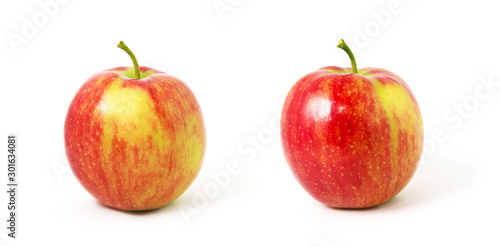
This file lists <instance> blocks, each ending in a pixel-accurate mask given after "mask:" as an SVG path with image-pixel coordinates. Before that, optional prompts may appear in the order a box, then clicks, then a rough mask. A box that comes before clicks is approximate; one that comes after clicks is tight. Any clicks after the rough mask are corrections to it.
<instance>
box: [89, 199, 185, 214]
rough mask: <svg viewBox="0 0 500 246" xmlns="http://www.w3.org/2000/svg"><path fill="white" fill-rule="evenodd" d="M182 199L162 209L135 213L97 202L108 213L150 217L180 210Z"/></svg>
mask: <svg viewBox="0 0 500 246" xmlns="http://www.w3.org/2000/svg"><path fill="white" fill-rule="evenodd" d="M180 200H181V198H177V199H176V200H174V201H172V202H171V203H169V204H167V205H165V206H163V207H160V208H155V209H150V210H143V211H133V210H121V209H117V208H114V207H110V206H108V205H106V204H104V203H102V202H100V201H98V200H95V202H96V203H97V205H98V206H99V207H101V208H103V209H107V210H108V211H113V212H117V213H123V214H128V215H132V216H148V215H155V214H159V213H168V212H171V211H175V210H179V209H180V206H181V205H182V201H180Z"/></svg>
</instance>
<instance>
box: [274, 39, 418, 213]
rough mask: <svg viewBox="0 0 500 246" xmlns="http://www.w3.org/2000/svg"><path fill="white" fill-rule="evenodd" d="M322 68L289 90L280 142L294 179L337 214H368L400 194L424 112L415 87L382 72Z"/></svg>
mask: <svg viewBox="0 0 500 246" xmlns="http://www.w3.org/2000/svg"><path fill="white" fill-rule="evenodd" d="M338 47H339V48H342V49H343V50H345V51H346V52H347V54H348V55H349V57H350V59H351V66H352V68H342V67H333V66H330V67H324V68H321V69H319V70H317V71H315V72H312V73H310V74H308V75H306V76H304V77H302V78H301V79H300V80H299V81H298V82H297V83H295V85H294V86H293V87H292V89H291V90H290V91H289V93H288V95H287V97H286V100H285V103H284V106H283V111H282V117H281V140H282V146H283V151H284V154H285V157H286V160H287V162H288V164H289V166H290V168H291V170H292V173H293V174H294V176H295V178H296V179H297V180H298V181H299V183H300V184H301V185H302V186H303V187H304V189H305V190H306V191H307V192H308V193H309V194H310V195H311V196H312V197H314V198H315V199H316V200H318V201H320V202H321V203H323V204H325V205H327V206H330V207H335V208H367V207H373V206H377V205H380V204H382V203H384V202H386V201H388V200H389V199H391V198H392V197H394V196H395V195H396V194H398V193H399V192H400V191H401V190H402V189H403V188H404V187H405V186H406V185H407V184H408V182H409V181H410V179H411V178H412V176H413V174H414V173H415V170H416V168H417V165H418V162H419V160H420V157H421V154H422V147H423V127H422V117H421V114H420V109H419V107H418V104H417V100H416V99H415V96H414V95H413V93H412V91H411V90H410V87H409V86H408V85H407V84H406V83H405V81H403V79H402V78H401V77H399V76H397V75H396V74H394V73H392V72H389V71H387V70H384V69H380V68H363V69H359V70H357V67H356V61H355V59H354V56H353V54H352V52H351V50H350V49H349V47H348V46H347V45H346V44H345V43H344V41H343V40H340V43H339V45H338Z"/></svg>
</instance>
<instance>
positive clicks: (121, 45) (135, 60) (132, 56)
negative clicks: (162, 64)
mask: <svg viewBox="0 0 500 246" xmlns="http://www.w3.org/2000/svg"><path fill="white" fill-rule="evenodd" d="M117 47H118V48H120V49H122V50H124V51H125V52H127V54H128V55H129V56H130V58H132V62H133V63H134V72H135V79H141V73H140V71H139V64H138V63H137V58H135V55H134V53H132V51H131V50H130V49H129V48H128V47H127V45H125V43H124V42H123V41H120V43H118V45H117Z"/></svg>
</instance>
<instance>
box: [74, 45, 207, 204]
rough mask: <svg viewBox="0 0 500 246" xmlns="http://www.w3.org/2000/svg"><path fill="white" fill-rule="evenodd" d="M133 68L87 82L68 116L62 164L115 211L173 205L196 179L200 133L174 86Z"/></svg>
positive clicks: (171, 80)
mask: <svg viewBox="0 0 500 246" xmlns="http://www.w3.org/2000/svg"><path fill="white" fill-rule="evenodd" d="M118 47H119V48H121V49H123V50H125V51H126V52H127V53H128V54H129V55H130V57H131V58H132V61H133V63H134V66H133V67H117V68H113V69H109V70H105V71H102V72H100V73H97V74H95V75H93V76H92V77H90V78H89V79H88V80H87V81H86V82H85V83H84V84H83V86H82V87H81V88H80V89H79V90H78V92H77V93H76V95H75V97H74V98H73V101H72V102H71V105H70V106H69V110H68V113H67V116H66V121H65V125H64V140H65V148H66V156H67V158H68V162H69V165H70V167H71V170H72V171H73V173H74V175H75V176H76V178H77V179H78V181H79V182H80V183H81V185H82V186H83V187H84V188H85V189H86V190H87V191H88V192H89V193H90V194H91V195H92V196H93V197H95V198H96V199H97V200H99V201H100V202H102V203H103V204H106V205H108V206H110V207H113V208H117V209H120V210H134V211H140V210H150V209H155V208H159V207H162V206H164V205H166V204H168V203H170V202H172V201H173V200H175V199H177V198H178V197H179V196H180V195H182V193H184V191H185V190H186V189H187V188H188V187H189V186H190V185H191V183H192V182H193V181H194V179H195V178H196V176H197V174H198V172H199V171H200V168H201V164H202V162H203V157H204V152H205V145H206V140H205V125H204V121H203V116H202V113H201V109H200V106H199V104H198V101H197V100H196V98H195V96H194V94H193V92H192V91H191V90H190V89H189V88H188V86H187V85H186V84H185V83H183V82H182V81H181V80H179V79H178V78H176V77H174V76H171V75H168V74H166V73H163V72H160V71H157V70H155V69H152V68H149V67H143V66H141V67H139V65H138V63H137V59H136V58H135V56H134V54H133V53H132V52H131V51H130V49H129V48H128V47H127V46H126V45H125V44H124V43H123V42H120V43H119V44H118Z"/></svg>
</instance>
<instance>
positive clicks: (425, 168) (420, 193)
mask: <svg viewBox="0 0 500 246" xmlns="http://www.w3.org/2000/svg"><path fill="white" fill-rule="evenodd" d="M473 178H474V171H473V168H472V164H471V163H466V162H464V161H461V160H450V159H447V158H442V157H439V156H430V157H427V158H426V159H425V160H424V161H422V162H421V163H420V164H419V167H418V168H417V171H416V173H415V175H414V176H413V178H412V180H411V181H410V183H409V184H408V185H407V186H406V188H404V189H403V190H402V191H401V192H400V193H399V194H398V195H396V196H395V197H393V198H392V199H390V200H389V201H387V202H385V203H383V204H381V205H378V206H375V207H370V208H362V209H352V208H351V209H349V208H332V209H335V210H342V211H372V210H386V209H391V210H392V209H403V208H409V207H413V206H419V205H420V204H424V203H429V202H435V201H439V200H440V199H444V198H446V197H448V196H451V195H454V194H456V193H460V192H462V191H463V190H465V189H467V187H469V186H470V183H471V182H473Z"/></svg>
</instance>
